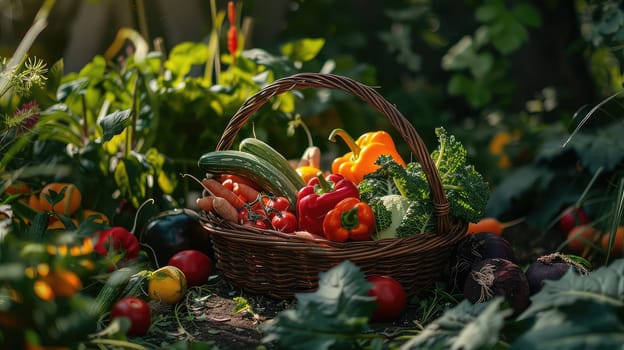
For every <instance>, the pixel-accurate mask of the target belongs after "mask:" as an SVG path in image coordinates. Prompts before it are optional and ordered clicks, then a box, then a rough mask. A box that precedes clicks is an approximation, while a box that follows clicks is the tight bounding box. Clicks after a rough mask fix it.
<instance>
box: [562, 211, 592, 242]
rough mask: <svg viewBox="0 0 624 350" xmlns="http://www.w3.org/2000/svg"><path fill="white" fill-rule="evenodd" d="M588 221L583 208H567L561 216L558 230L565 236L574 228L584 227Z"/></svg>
mask: <svg viewBox="0 0 624 350" xmlns="http://www.w3.org/2000/svg"><path fill="white" fill-rule="evenodd" d="M589 221H590V220H589V217H588V216H587V213H585V210H584V209H583V208H577V207H568V208H566V209H565V210H564V211H563V213H562V214H561V218H560V219H559V229H560V230H561V232H562V233H563V235H564V236H567V235H568V233H570V230H572V229H573V228H574V227H576V226H579V225H586V224H588V223H589Z"/></svg>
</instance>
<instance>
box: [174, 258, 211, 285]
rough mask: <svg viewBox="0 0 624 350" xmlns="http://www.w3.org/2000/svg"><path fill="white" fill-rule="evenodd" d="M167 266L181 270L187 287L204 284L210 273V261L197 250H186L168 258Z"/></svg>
mask: <svg viewBox="0 0 624 350" xmlns="http://www.w3.org/2000/svg"><path fill="white" fill-rule="evenodd" d="M168 265H171V266H175V267H177V268H179V269H180V270H182V272H183V273H184V276H185V277H186V284H187V285H188V286H189V287H192V286H200V285H202V284H205V283H206V282H207V281H208V277H210V272H211V271H212V259H210V257H209V256H208V255H206V254H204V253H202V252H201V251H199V250H195V249H187V250H182V251H179V252H177V253H175V254H174V255H173V256H172V257H171V258H169V262H168Z"/></svg>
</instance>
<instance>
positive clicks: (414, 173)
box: [358, 128, 490, 239]
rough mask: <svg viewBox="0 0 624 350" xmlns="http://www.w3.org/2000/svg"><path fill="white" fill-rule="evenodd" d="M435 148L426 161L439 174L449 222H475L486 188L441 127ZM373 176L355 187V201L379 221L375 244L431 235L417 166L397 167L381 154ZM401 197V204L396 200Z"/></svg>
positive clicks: (426, 190) (425, 187) (428, 202)
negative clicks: (365, 205) (367, 206)
mask: <svg viewBox="0 0 624 350" xmlns="http://www.w3.org/2000/svg"><path fill="white" fill-rule="evenodd" d="M435 131H436V135H437V137H438V142H439V145H438V148H437V149H436V150H435V151H433V152H432V153H431V158H432V159H433V161H434V164H435V166H436V168H437V170H438V173H439V174H440V178H441V181H442V186H443V189H444V190H445V192H446V197H447V199H448V200H449V204H450V206H451V215H452V216H453V217H454V218H457V219H461V220H465V221H467V222H476V221H477V220H478V219H479V218H481V217H482V216H483V212H484V210H485V207H486V205H487V202H488V198H489V193H490V190H489V186H488V184H487V183H486V182H485V181H484V180H483V177H482V176H481V175H480V174H479V173H478V172H477V171H476V170H475V168H474V167H473V166H472V165H468V164H466V161H467V160H466V153H467V152H466V149H465V148H464V146H463V145H462V144H461V143H460V142H459V141H457V140H456V139H455V137H454V136H452V135H447V133H446V131H445V130H444V128H437V129H436V130H435ZM377 164H379V165H380V168H378V169H377V170H376V171H375V172H373V173H370V174H367V175H366V176H364V179H363V180H362V181H361V182H360V183H359V184H358V190H359V191H360V197H361V198H362V200H363V201H365V202H368V203H369V204H370V205H371V206H372V207H373V211H374V213H375V219H376V220H378V227H377V234H376V235H375V237H376V238H377V239H381V238H390V237H405V236H409V235H412V234H416V233H425V232H433V231H435V226H434V225H435V218H434V217H433V215H434V210H433V209H434V208H433V201H432V199H431V189H430V186H429V183H428V182H427V177H426V174H425V172H424V171H423V169H422V166H421V165H420V164H419V163H417V162H411V163H408V164H407V165H406V166H405V167H402V166H401V165H399V164H398V163H396V162H395V161H394V160H392V158H391V157H389V156H387V155H381V156H380V157H379V158H378V159H377ZM397 196H400V197H402V199H399V197H397Z"/></svg>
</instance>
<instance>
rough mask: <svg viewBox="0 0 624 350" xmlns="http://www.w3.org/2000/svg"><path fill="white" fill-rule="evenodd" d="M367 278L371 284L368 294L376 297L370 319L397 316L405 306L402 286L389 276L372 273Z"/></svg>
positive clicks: (404, 294) (382, 319) (375, 319)
mask: <svg viewBox="0 0 624 350" xmlns="http://www.w3.org/2000/svg"><path fill="white" fill-rule="evenodd" d="M367 280H368V282H370V283H372V284H373V286H372V287H371V289H370V291H369V292H368V295H370V296H374V297H377V300H376V302H377V308H376V309H375V311H374V312H373V315H372V316H371V321H392V320H396V319H397V318H399V316H401V314H403V312H404V311H405V308H406V307H407V294H406V293H405V289H404V288H403V286H402V285H401V284H400V283H399V282H398V281H397V280H396V279H394V278H392V277H390V276H382V275H373V276H369V277H368V278H367Z"/></svg>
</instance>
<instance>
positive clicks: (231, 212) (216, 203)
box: [212, 197, 238, 223]
mask: <svg viewBox="0 0 624 350" xmlns="http://www.w3.org/2000/svg"><path fill="white" fill-rule="evenodd" d="M212 206H213V208H214V212H215V213H216V214H217V215H219V216H220V217H222V218H223V219H225V220H227V221H230V222H234V223H238V211H237V210H236V208H235V207H234V206H233V205H232V204H231V203H230V202H229V201H228V200H227V199H225V198H223V197H214V199H213V201H212Z"/></svg>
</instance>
